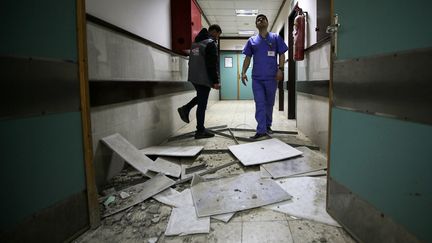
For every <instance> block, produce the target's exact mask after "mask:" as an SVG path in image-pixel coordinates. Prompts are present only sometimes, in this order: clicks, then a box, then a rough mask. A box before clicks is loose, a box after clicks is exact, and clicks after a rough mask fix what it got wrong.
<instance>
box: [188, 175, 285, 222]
mask: <svg viewBox="0 0 432 243" xmlns="http://www.w3.org/2000/svg"><path fill="white" fill-rule="evenodd" d="M191 192H192V198H193V200H194V205H195V208H196V210H197V215H198V216H199V217H202V216H210V215H218V214H225V213H230V212H237V211H241V210H246V209H249V208H255V207H260V206H263V205H268V204H272V203H275V202H281V201H284V200H288V199H290V198H291V196H290V195H289V194H288V193H287V192H285V191H284V190H283V189H282V188H281V187H280V186H279V185H278V184H276V182H274V181H273V180H271V179H261V178H260V174H259V172H252V173H246V174H242V175H239V176H235V177H231V178H224V179H218V180H212V181H203V182H199V183H197V184H195V185H194V186H192V187H191Z"/></svg>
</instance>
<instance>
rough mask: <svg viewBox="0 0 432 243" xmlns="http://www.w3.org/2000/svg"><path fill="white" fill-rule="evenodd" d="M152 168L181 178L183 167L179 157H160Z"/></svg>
mask: <svg viewBox="0 0 432 243" xmlns="http://www.w3.org/2000/svg"><path fill="white" fill-rule="evenodd" d="M150 170H153V171H159V172H161V173H163V174H165V175H169V176H172V177H176V178H179V177H180V174H181V171H182V168H181V165H180V160H179V159H178V158H172V157H158V158H157V159H156V160H155V162H154V164H153V167H151V168H150Z"/></svg>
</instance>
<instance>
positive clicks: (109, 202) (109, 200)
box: [104, 196, 116, 207]
mask: <svg viewBox="0 0 432 243" xmlns="http://www.w3.org/2000/svg"><path fill="white" fill-rule="evenodd" d="M115 199H116V198H115V196H109V197H108V198H107V199H106V200H105V202H104V205H105V207H108V206H109V205H110V204H111V203H113V202H114V201H115Z"/></svg>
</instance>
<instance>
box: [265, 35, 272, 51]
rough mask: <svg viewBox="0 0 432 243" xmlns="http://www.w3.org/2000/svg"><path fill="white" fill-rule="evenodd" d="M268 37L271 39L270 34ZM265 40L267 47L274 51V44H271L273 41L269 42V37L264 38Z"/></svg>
mask: <svg viewBox="0 0 432 243" xmlns="http://www.w3.org/2000/svg"><path fill="white" fill-rule="evenodd" d="M267 36H268V37H270V34H267ZM263 39H264V41H265V42H266V43H267V45H268V46H269V48H270V51H272V50H273V48H272V43H271V41H269V40H267V37H266V38H263Z"/></svg>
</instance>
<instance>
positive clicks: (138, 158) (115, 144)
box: [102, 133, 154, 177]
mask: <svg viewBox="0 0 432 243" xmlns="http://www.w3.org/2000/svg"><path fill="white" fill-rule="evenodd" d="M102 142H104V143H105V144H106V145H107V146H108V147H109V148H111V149H112V150H113V151H114V152H115V153H117V154H118V155H119V156H120V157H121V158H123V159H124V160H125V161H126V162H127V163H128V164H130V165H132V167H134V168H135V169H137V170H139V171H141V172H142V173H143V174H144V175H148V174H147V172H148V169H149V167H151V166H152V164H153V163H154V162H153V161H152V160H151V159H150V158H148V157H147V156H145V155H143V154H142V153H141V152H140V151H139V150H138V149H137V148H135V146H133V145H132V144H131V143H129V142H128V141H127V140H126V139H125V138H124V137H122V136H121V135H120V134H118V133H116V134H113V135H110V136H107V137H104V138H102ZM148 177H151V175H148Z"/></svg>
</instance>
